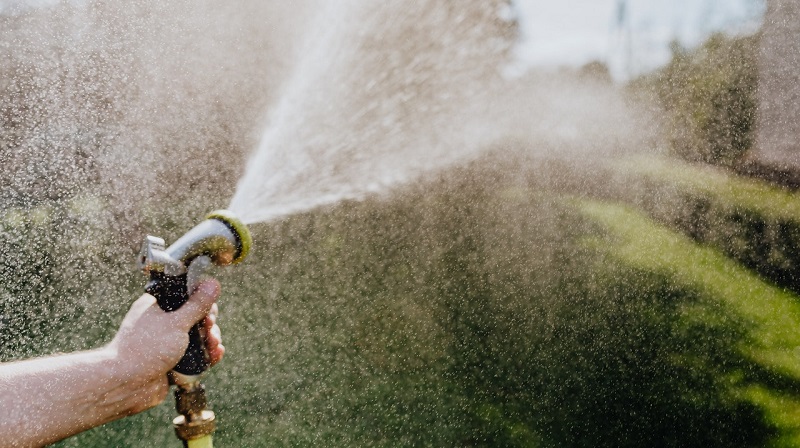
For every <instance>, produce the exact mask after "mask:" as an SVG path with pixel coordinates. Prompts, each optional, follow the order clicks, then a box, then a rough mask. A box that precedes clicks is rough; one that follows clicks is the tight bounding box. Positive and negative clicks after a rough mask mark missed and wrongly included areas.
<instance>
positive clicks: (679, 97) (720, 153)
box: [632, 34, 758, 166]
mask: <svg viewBox="0 0 800 448" xmlns="http://www.w3.org/2000/svg"><path fill="white" fill-rule="evenodd" d="M757 56H758V35H752V36H744V37H729V36H726V35H724V34H714V35H713V36H711V37H710V38H709V39H708V40H707V41H706V42H705V43H704V44H703V45H701V46H700V47H699V48H697V49H693V50H689V49H686V48H683V47H682V46H681V45H680V44H678V43H673V44H672V60H671V61H670V62H669V63H668V64H667V65H666V66H665V67H664V68H662V69H660V70H658V71H657V72H655V73H653V74H650V75H646V76H644V77H643V78H640V79H638V80H635V81H634V82H633V83H632V86H633V87H634V88H635V89H637V90H645V91H648V92H650V93H653V94H654V96H655V97H656V98H657V100H658V103H659V104H660V105H661V107H662V108H663V109H664V110H665V111H666V114H667V117H668V119H669V121H670V122H669V124H668V125H667V131H666V132H667V134H668V137H669V140H670V141H671V144H672V149H673V151H674V153H675V154H676V155H678V156H680V157H682V158H684V159H686V160H689V161H701V162H705V163H711V164H717V165H723V166H731V165H733V164H735V163H737V162H738V161H739V160H741V158H742V157H743V156H744V155H745V153H746V152H747V150H749V149H750V148H751V147H752V145H753V141H754V137H755V119H756V106H757V98H756V89H757V85H758V66H757V63H758V61H757Z"/></svg>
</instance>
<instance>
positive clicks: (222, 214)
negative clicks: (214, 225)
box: [206, 210, 253, 264]
mask: <svg viewBox="0 0 800 448" xmlns="http://www.w3.org/2000/svg"><path fill="white" fill-rule="evenodd" d="M206 219H216V220H219V221H222V222H224V223H225V224H227V225H228V227H230V228H231V230H233V232H234V233H235V234H236V238H237V240H238V242H239V247H238V250H237V252H236V256H235V257H234V258H233V264H236V263H239V262H241V261H242V260H244V259H245V258H246V257H247V254H248V253H250V247H251V246H252V245H253V237H252V236H250V230H249V229H248V228H247V226H246V225H245V224H244V223H243V222H242V220H241V219H239V217H237V216H236V215H235V214H234V213H233V212H232V211H230V210H214V211H213V212H211V213H209V214H208V216H206Z"/></svg>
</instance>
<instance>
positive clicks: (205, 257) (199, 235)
mask: <svg viewBox="0 0 800 448" xmlns="http://www.w3.org/2000/svg"><path fill="white" fill-rule="evenodd" d="M251 246H252V238H251V236H250V231H249V230H248V229H247V226H245V225H244V223H242V221H240V220H239V219H238V218H237V217H236V215H234V214H233V213H231V212H229V211H227V210H217V211H214V212H212V213H210V214H209V215H208V216H207V217H206V219H205V220H203V221H202V222H200V223H199V224H198V225H196V226H195V227H194V228H192V229H191V230H189V231H188V232H186V233H185V234H184V235H183V236H182V237H180V238H179V239H178V240H177V241H175V242H174V243H173V244H171V245H170V246H169V247H166V244H165V242H164V240H163V239H161V238H158V237H154V236H147V238H146V239H145V241H144V244H143V245H142V250H141V252H140V253H139V268H140V269H142V270H143V271H144V272H145V273H146V274H148V275H149V276H150V280H149V281H148V282H147V285H146V286H145V291H146V292H147V293H149V294H151V295H153V296H154V297H155V298H156V301H157V302H158V306H159V307H161V309H162V310H164V311H174V310H176V309H178V308H180V307H181V306H182V305H183V304H184V303H186V301H187V300H189V295H190V294H191V293H192V292H193V291H194V289H195V287H196V286H197V283H198V282H199V280H200V278H201V276H202V275H203V273H204V272H205V270H206V268H208V267H209V266H210V265H212V264H215V265H218V266H225V265H230V264H235V263H239V262H241V261H242V260H244V258H245V257H246V256H247V254H248V252H249V251H250V247H251ZM201 330H202V323H201V322H198V323H197V324H195V325H194V326H193V327H192V328H191V330H190V331H189V346H188V348H187V349H186V353H184V355H183V357H182V358H181V360H180V361H179V362H178V364H177V365H176V366H175V367H174V368H173V371H172V372H170V374H171V378H172V380H173V382H174V383H175V384H176V385H177V386H178V389H177V390H176V391H175V397H176V403H177V409H178V412H179V413H180V414H181V415H179V416H178V417H176V418H175V420H173V423H174V425H175V432H176V434H177V435H178V438H180V439H181V440H183V441H184V444H186V443H188V441H190V440H195V439H199V438H202V437H210V435H211V433H212V432H213V431H214V427H215V417H214V413H213V412H211V411H209V410H207V409H206V400H205V388H204V387H203V385H202V384H201V383H200V375H201V374H202V373H203V372H204V371H205V370H206V369H208V366H209V359H208V353H207V351H206V348H205V343H204V340H203V337H202V331H201Z"/></svg>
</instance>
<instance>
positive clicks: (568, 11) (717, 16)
mask: <svg viewBox="0 0 800 448" xmlns="http://www.w3.org/2000/svg"><path fill="white" fill-rule="evenodd" d="M764 10H765V0H514V1H513V13H515V14H516V17H517V19H518V20H519V23H520V27H521V32H522V35H521V39H520V42H519V43H518V45H517V48H516V57H517V64H516V68H517V69H524V68H528V67H558V66H576V65H583V64H585V63H587V62H591V61H593V60H599V61H603V62H606V63H607V64H608V65H609V69H610V70H611V74H612V76H613V77H614V78H615V79H617V80H624V79H628V78H630V77H631V76H635V75H636V74H640V73H643V72H646V71H649V70H652V69H654V68H657V67H658V66H660V65H663V64H665V63H666V62H667V61H668V60H669V57H670V51H669V44H670V42H671V41H673V40H675V39H677V40H679V41H680V42H681V43H682V44H683V45H684V46H687V47H692V46H696V45H698V44H699V43H701V42H702V41H703V40H704V39H705V38H706V37H707V36H708V35H709V34H710V33H712V32H714V31H728V32H731V33H747V32H752V31H755V30H756V29H757V28H758V26H759V25H760V22H761V18H762V16H763V13H764Z"/></svg>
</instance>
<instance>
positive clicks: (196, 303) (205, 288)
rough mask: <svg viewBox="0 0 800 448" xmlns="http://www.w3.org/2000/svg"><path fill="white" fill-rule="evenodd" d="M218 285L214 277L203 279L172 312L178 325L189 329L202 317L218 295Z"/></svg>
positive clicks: (186, 329)
mask: <svg viewBox="0 0 800 448" xmlns="http://www.w3.org/2000/svg"><path fill="white" fill-rule="evenodd" d="M219 291H220V285H219V282H218V281H217V280H216V279H208V280H203V281H202V282H201V283H200V285H198V286H197V289H195V291H194V293H192V295H191V297H189V300H187V301H186V303H184V304H183V306H182V307H180V308H178V309H177V310H175V311H173V312H172V315H173V316H174V318H175V319H176V320H177V321H178V325H179V326H180V327H181V328H182V329H183V330H184V331H189V329H190V328H192V325H194V324H196V323H197V322H199V321H200V319H202V318H204V317H205V316H206V315H207V314H208V312H209V311H211V305H213V304H214V302H216V301H217V298H218V297H219Z"/></svg>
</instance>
